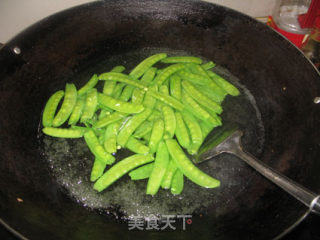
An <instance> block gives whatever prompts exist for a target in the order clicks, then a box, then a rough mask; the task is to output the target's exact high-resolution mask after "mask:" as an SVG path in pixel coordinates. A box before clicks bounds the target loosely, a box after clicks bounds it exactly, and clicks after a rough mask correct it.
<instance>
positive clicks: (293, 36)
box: [267, 16, 320, 48]
mask: <svg viewBox="0 0 320 240" xmlns="http://www.w3.org/2000/svg"><path fill="white" fill-rule="evenodd" d="M319 24H320V18H319ZM267 25H268V26H270V27H272V28H273V29H275V30H276V31H277V32H279V33H281V34H282V35H283V36H285V37H286V38H287V39H288V40H289V41H290V42H292V43H293V44H294V45H296V46H297V47H298V48H300V47H301V45H302V42H303V40H304V38H305V35H304V34H297V33H291V32H287V31H285V30H283V29H281V28H279V27H278V26H277V25H276V23H275V22H274V20H273V18H272V17H271V16H269V17H268V22H267Z"/></svg>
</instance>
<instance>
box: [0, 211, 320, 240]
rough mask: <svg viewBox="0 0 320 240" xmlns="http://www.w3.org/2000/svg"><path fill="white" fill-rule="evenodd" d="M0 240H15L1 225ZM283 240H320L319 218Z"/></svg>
mask: <svg viewBox="0 0 320 240" xmlns="http://www.w3.org/2000/svg"><path fill="white" fill-rule="evenodd" d="M0 239H1V240H17V238H16V237H14V236H13V235H12V234H11V233H10V232H8V231H7V230H6V229H5V228H4V227H3V226H1V225H0ZM30 240H32V239H30ZM283 240H320V216H317V215H315V214H313V215H310V216H309V217H307V218H306V219H305V220H304V221H303V222H302V223H301V224H300V225H299V226H298V227H297V228H296V229H294V230H293V231H292V232H291V233H289V234H288V235H287V236H286V237H285V238H283Z"/></svg>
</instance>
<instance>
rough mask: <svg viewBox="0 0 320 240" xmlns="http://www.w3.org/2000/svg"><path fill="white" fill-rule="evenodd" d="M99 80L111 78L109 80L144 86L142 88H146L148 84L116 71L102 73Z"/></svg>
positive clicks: (139, 86)
mask: <svg viewBox="0 0 320 240" xmlns="http://www.w3.org/2000/svg"><path fill="white" fill-rule="evenodd" d="M99 80H109V81H116V82H121V83H125V84H128V85H131V86H133V87H138V88H142V89H145V88H146V87H147V85H146V84H144V83H142V82H141V81H138V80H135V79H132V78H129V76H128V75H126V74H123V73H115V72H108V73H102V74H100V76H99Z"/></svg>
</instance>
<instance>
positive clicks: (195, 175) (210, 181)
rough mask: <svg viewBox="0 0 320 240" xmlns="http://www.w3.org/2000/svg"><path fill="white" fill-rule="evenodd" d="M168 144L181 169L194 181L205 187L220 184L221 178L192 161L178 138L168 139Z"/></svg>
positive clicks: (213, 186)
mask: <svg viewBox="0 0 320 240" xmlns="http://www.w3.org/2000/svg"><path fill="white" fill-rule="evenodd" d="M166 144H167V147H168V151H169V153H170V155H171V157H172V158H173V160H174V162H175V164H176V165H177V166H178V168H179V169H180V171H181V172H182V173H183V174H184V175H185V176H186V177H187V178H189V179H190V180H191V181H192V182H194V183H196V184H198V185H200V186H202V187H205V188H215V187H219V186H220V181H219V180H217V179H215V178H213V177H211V176H209V175H207V174H206V173H204V172H202V171H201V170H200V169H199V168H197V167H196V166H195V165H194V164H193V163H192V161H191V160H190V159H189V158H188V157H187V156H186V154H185V153H184V152H183V150H182V149H181V147H180V146H179V144H178V143H177V141H176V140H174V139H167V140H166Z"/></svg>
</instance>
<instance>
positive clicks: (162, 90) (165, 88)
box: [160, 85, 169, 95]
mask: <svg viewBox="0 0 320 240" xmlns="http://www.w3.org/2000/svg"><path fill="white" fill-rule="evenodd" d="M160 92H161V93H162V94H165V95H169V88H168V86H166V85H162V86H160Z"/></svg>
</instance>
